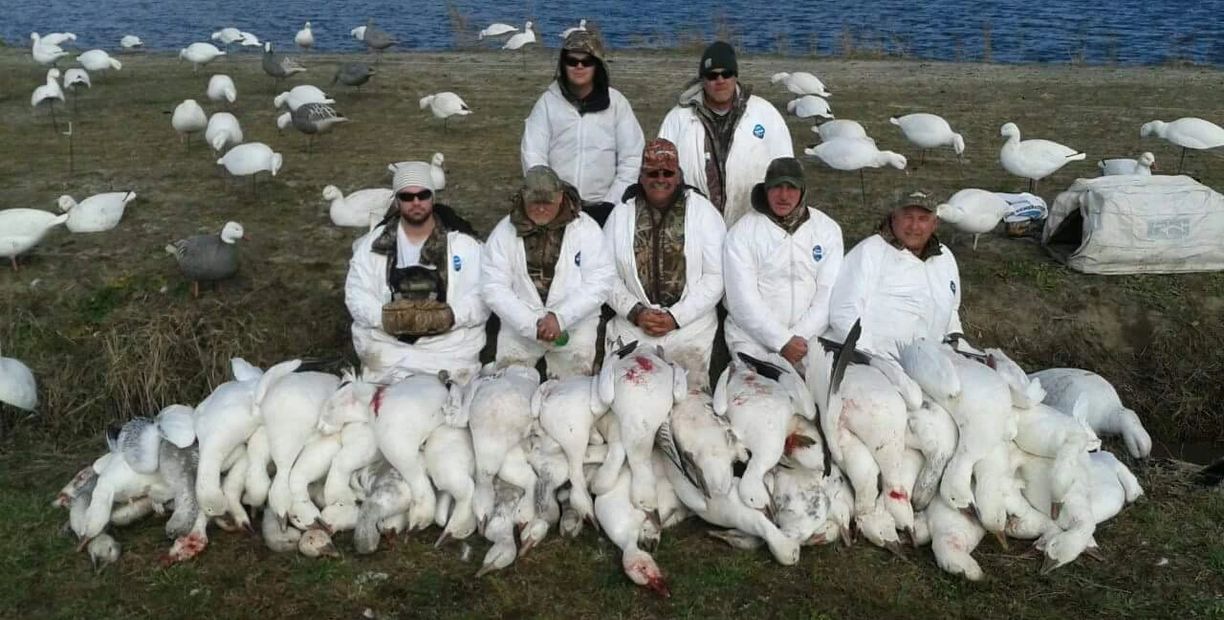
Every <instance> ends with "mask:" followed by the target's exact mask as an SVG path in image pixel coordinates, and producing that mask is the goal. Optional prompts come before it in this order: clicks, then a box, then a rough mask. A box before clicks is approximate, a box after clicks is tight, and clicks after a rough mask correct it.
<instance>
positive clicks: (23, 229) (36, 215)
mask: <svg viewBox="0 0 1224 620" xmlns="http://www.w3.org/2000/svg"><path fill="white" fill-rule="evenodd" d="M67 221H68V214H67V213H64V214H61V215H56V214H54V213H51V212H50V211H43V210H41V209H5V210H3V211H0V257H7V258H8V259H9V262H10V263H12V265H13V271H17V255H18V254H21V253H23V252H26V251H27V250H29V249H31V248H33V247H34V246H36V245H38V244H39V243H40V242H42V240H43V237H45V236H47V233H48V232H50V231H51V229H52V228H54V227H56V226H59V225H60V224H63V223H64V222H67Z"/></svg>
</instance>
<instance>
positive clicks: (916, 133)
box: [888, 112, 965, 162]
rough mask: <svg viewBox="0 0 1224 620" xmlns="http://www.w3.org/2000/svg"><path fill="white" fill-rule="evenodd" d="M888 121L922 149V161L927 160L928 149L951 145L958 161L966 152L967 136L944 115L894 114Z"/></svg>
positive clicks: (922, 113)
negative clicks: (945, 118) (955, 127)
mask: <svg viewBox="0 0 1224 620" xmlns="http://www.w3.org/2000/svg"><path fill="white" fill-rule="evenodd" d="M888 122H890V123H892V124H894V125H896V126H897V127H900V128H901V133H902V134H904V135H905V139H906V140H909V141H910V142H911V143H912V144H913V145H914V146H916V147H918V148H920V149H922V155H921V159H920V160H919V161H920V162H922V161H926V152H927V149H937V148H940V147H945V146H950V147H952V151H953V152H954V153H956V158H957V161H959V160H960V158H961V156H962V155H963V154H964V153H965V138H964V137H962V136H961V135H960V134H958V133H956V132H954V131H952V126H951V125H949V124H948V121H946V120H944V118H943V117H942V116H938V115H935V114H929V113H926V112H917V113H915V114H906V115H905V116H894V117H892V118H890V119H888Z"/></svg>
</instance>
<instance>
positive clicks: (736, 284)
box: [723, 157, 842, 364]
mask: <svg viewBox="0 0 1224 620" xmlns="http://www.w3.org/2000/svg"><path fill="white" fill-rule="evenodd" d="M805 193H806V184H805V183H804V178H803V166H802V165H801V164H800V163H799V160H797V159H795V158H793V157H780V158H778V159H775V160H773V162H771V163H770V164H769V169H768V170H767V171H766V173H765V180H764V182H762V183H758V184H757V185H756V187H754V188H753V190H752V207H753V210H752V211H750V212H748V213H747V214H746V215H744V217H742V218H740V220H739V222H736V224H735V226H732V227H731V230H730V231H729V232H727V240H726V243H725V245H724V246H723V278H724V281H725V282H726V289H727V313H728V316H727V323H726V334H727V348H729V349H730V350H731V352H732V353H741V352H742V353H747V354H748V355H751V356H754V357H758V358H765V357H766V356H767V355H768V354H770V353H777V354H780V355H781V356H782V357H784V358H786V359H787V361H789V362H791V363H792V364H796V363H798V362H799V360H801V359H803V356H804V355H806V354H807V342H808V340H810V339H812V338H815V337H816V336H820V335H822V334H824V332H825V330H826V329H828V327H829V296H830V294H831V293H832V291H833V285H834V284H835V283H836V282H837V274H838V271H839V270H840V269H841V263H842V232H841V227H840V226H838V225H837V222H834V221H833V220H832V219H831V218H830V217H829V216H827V215H825V214H824V213H821V212H820V211H818V210H816V209H813V208H811V207H807V206H804V204H803V198H804V196H805Z"/></svg>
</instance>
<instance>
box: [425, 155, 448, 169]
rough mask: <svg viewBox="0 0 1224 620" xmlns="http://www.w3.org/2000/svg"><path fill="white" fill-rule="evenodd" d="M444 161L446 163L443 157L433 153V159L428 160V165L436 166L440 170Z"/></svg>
mask: <svg viewBox="0 0 1224 620" xmlns="http://www.w3.org/2000/svg"><path fill="white" fill-rule="evenodd" d="M445 161H446V158H445V157H443V156H442V154H441V153H434V154H433V159H430V160H429V163H430V165H433V166H437V167H439V168H441V167H442V164H443V162H445Z"/></svg>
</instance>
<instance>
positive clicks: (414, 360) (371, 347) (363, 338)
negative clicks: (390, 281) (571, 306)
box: [344, 224, 489, 382]
mask: <svg viewBox="0 0 1224 620" xmlns="http://www.w3.org/2000/svg"><path fill="white" fill-rule="evenodd" d="M385 226H386V225H385V224H384V225H380V226H376V227H374V229H373V230H371V231H370V232H368V233H366V234H365V235H363V236H362V237H360V238H358V239H357V241H354V242H353V258H352V259H351V260H350V261H349V271H348V276H347V277H346V278H345V281H344V304H345V305H346V306H347V307H348V311H349V314H351V315H352V317H353V348H354V349H356V351H357V357H358V358H360V359H361V363H362V366H363V367H364V373H365V376H366V378H367V379H368V380H372V381H380V380H388V379H393V378H399V377H398V376H397V375H400V374H403V372H404V371H408V370H413V371H421V372H430V373H433V372H438V371H439V370H448V371H450V372H451V374H452V376H454V377H455V379H456V380H458V381H460V382H465V381H466V380H467V378H470V377H471V376H473V373H475V372H476V371H477V370H479V368H480V350H481V349H482V348H483V347H484V344H485V327H484V326H485V321H486V320H488V318H489V309H488V308H487V307H486V306H485V304H484V300H482V299H481V297H480V266H481V265H480V264H481V246H480V242H479V241H477V240H476V239H473V238H472V237H469V236H468V235H465V234H463V233H459V232H453V231H452V232H448V233H447V234H446V252H447V262H446V274H447V278H446V303H447V305H449V306H450V308H451V311H452V312H453V313H454V316H455V324H454V326H453V327H452V328H451V330H450V331H448V332H446V333H444V334H439V335H437V336H427V337H423V338H420V339H418V340H417V341H416V342H414V343H412V344H409V343H406V342H401V341H400V340H398V339H397V338H396V337H395V336H392V335H391V334H388V333H387V332H385V331H383V329H382V307H383V305H384V304H386V303H387V302H390V301H391V288H390V287H389V286H388V285H387V260H388V257H387V256H385V255H383V254H378V253H376V252H373V251H371V247H372V246H373V244H374V240H375V239H377V238H378V237H379V235H381V234H382V232H383V229H384V228H385ZM391 260H394V257H391ZM465 371H466V372H465ZM464 375H467V376H466V377H465V376H464Z"/></svg>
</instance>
